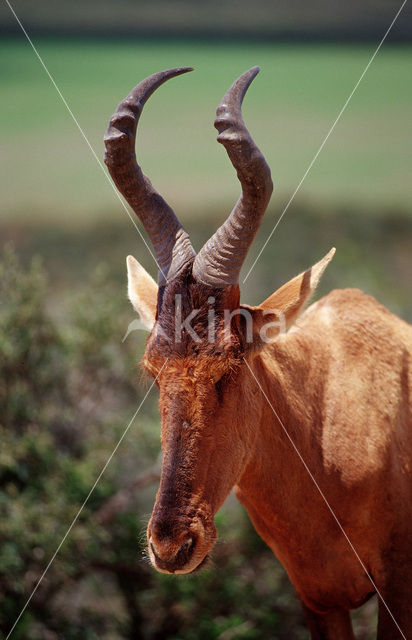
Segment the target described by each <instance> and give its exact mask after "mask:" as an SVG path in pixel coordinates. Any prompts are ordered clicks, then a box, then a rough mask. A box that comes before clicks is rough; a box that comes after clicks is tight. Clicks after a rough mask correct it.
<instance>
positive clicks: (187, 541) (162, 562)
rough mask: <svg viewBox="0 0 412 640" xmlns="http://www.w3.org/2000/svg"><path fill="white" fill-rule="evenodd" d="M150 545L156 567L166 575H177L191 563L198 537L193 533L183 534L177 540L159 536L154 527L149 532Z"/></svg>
mask: <svg viewBox="0 0 412 640" xmlns="http://www.w3.org/2000/svg"><path fill="white" fill-rule="evenodd" d="M148 543H149V551H150V556H151V559H152V562H153V564H154V565H155V567H156V568H157V569H158V570H160V571H164V572H166V573H175V572H176V571H179V570H181V569H183V567H185V565H187V564H188V562H189V561H190V559H191V557H192V555H193V552H194V550H195V547H196V537H195V535H194V534H192V533H190V534H189V533H186V534H181V535H180V536H178V537H177V538H176V537H174V538H172V537H169V536H161V535H160V536H159V535H156V531H155V529H154V528H153V527H152V528H151V529H150V530H149V532H148Z"/></svg>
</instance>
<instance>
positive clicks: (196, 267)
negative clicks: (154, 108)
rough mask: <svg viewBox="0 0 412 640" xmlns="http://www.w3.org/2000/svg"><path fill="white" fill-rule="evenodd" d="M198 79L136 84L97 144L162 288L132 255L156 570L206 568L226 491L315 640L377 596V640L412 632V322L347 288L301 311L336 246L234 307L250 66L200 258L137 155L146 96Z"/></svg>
mask: <svg viewBox="0 0 412 640" xmlns="http://www.w3.org/2000/svg"><path fill="white" fill-rule="evenodd" d="M190 70H191V69H187V68H183V69H171V70H169V71H165V72H160V73H158V74H155V75H153V76H150V77H149V78H147V79H146V80H144V81H143V82H141V83H140V84H139V85H138V86H137V87H136V88H135V89H134V90H133V91H132V92H131V93H130V95H129V96H128V97H127V98H126V99H125V100H124V101H122V102H121V103H120V105H119V107H118V109H117V111H116V113H115V114H114V115H113V117H112V119H111V121H110V125H109V128H108V131H107V133H106V136H105V143H106V156H105V161H106V163H107V165H108V167H109V170H110V173H111V175H112V177H113V179H114V181H115V183H116V185H117V187H118V188H119V190H120V191H121V193H122V194H123V195H124V196H125V197H126V199H127V200H128V202H129V203H130V205H131V206H132V207H133V209H134V210H135V212H136V213H137V215H138V216H139V218H140V219H141V221H142V223H143V225H144V227H145V229H146V231H147V233H148V235H149V237H150V239H151V241H152V243H153V246H154V251H155V256H156V259H157V262H158V265H159V279H158V285H156V283H155V282H154V281H153V279H152V278H151V277H150V276H149V275H148V274H147V273H146V272H145V271H144V269H143V268H142V267H141V266H140V265H139V263H138V262H137V261H136V260H135V259H134V258H132V257H131V256H129V257H128V260H127V264H128V275H129V285H128V286H129V297H130V299H131V301H132V303H133V305H134V307H135V308H136V310H137V311H138V312H139V313H140V316H141V318H142V320H143V321H144V322H145V324H146V326H147V327H148V328H149V329H150V330H151V333H150V336H149V338H148V341H147V346H146V352H145V356H144V360H143V365H144V367H145V368H146V369H147V370H148V371H149V372H150V373H151V374H152V375H153V376H154V377H155V379H156V383H157V385H158V387H159V390H160V401H159V406H160V413H161V418H162V436H161V440H162V449H163V466H162V476H161V482H160V487H159V491H158V493H157V497H156V503H155V506H154V509H153V513H152V517H151V519H150V522H149V525H148V530H147V535H148V547H149V554H150V558H151V561H152V563H153V566H154V567H155V568H156V569H158V570H159V571H163V572H166V573H175V574H179V573H190V572H192V571H195V570H197V569H199V568H200V567H202V566H203V565H204V564H205V563H206V561H207V558H208V554H209V553H210V552H211V550H212V547H213V545H214V543H215V541H216V537H217V536H216V530H215V526H214V522H213V519H214V515H215V513H216V512H217V510H218V509H219V507H220V506H221V505H222V503H223V502H224V500H225V498H226V497H227V495H228V494H229V492H230V491H231V489H232V488H233V487H234V488H235V492H236V495H237V497H238V499H239V500H240V502H241V503H242V504H243V505H244V506H245V508H246V509H247V511H248V513H249V515H250V518H251V520H252V522H253V524H254V526H255V528H256V530H257V531H258V533H259V534H260V536H261V537H262V538H263V539H264V540H265V541H266V543H267V544H268V545H269V547H270V548H271V549H272V550H273V552H274V553H275V555H276V556H277V557H278V559H279V560H280V561H281V563H282V564H283V566H284V567H285V569H286V571H287V572H288V575H289V577H290V579H291V581H292V583H293V585H294V587H295V589H296V592H297V595H298V597H299V598H300V600H301V602H302V605H303V608H304V610H305V614H306V618H307V622H308V626H309V628H310V631H311V635H312V638H313V639H321V638H325V639H330V640H332V639H333V640H348V639H353V638H354V635H353V631H352V626H351V621H350V614H349V611H350V609H353V608H355V607H358V606H360V605H361V604H363V603H364V602H365V601H366V600H367V599H368V598H369V597H370V596H371V595H373V594H374V593H375V592H377V593H378V596H379V623H378V638H379V640H384V639H385V640H388V639H391V638H396V639H398V638H407V637H412V575H411V569H412V518H411V504H412V495H411V494H412V478H411V475H412V327H411V326H410V325H408V324H407V323H405V322H403V321H402V320H400V319H399V318H397V317H396V316H394V315H392V314H391V313H390V312H389V311H388V310H386V309H385V308H384V307H382V306H381V305H379V304H378V303H377V302H376V301H375V300H374V299H373V298H371V297H369V296H367V295H365V294H363V293H362V292H360V291H358V290H352V289H348V290H338V291H333V292H331V293H330V294H329V295H328V296H326V297H324V298H323V299H321V300H319V301H318V302H316V303H315V304H313V305H312V306H310V307H309V308H308V309H307V310H306V311H304V312H303V308H304V306H305V304H306V303H307V302H308V300H309V298H310V296H311V295H312V293H313V292H314V290H315V288H316V285H317V284H318V281H319V279H320V277H321V275H322V273H323V271H324V269H325V267H326V266H327V264H328V262H329V261H330V260H331V258H332V257H333V253H334V251H333V250H332V251H331V252H329V254H327V256H326V257H325V258H324V259H323V260H321V261H320V262H319V263H318V264H316V265H314V266H313V267H312V268H311V269H309V270H308V271H306V272H305V273H303V274H301V275H299V276H297V277H296V278H294V279H293V280H291V281H290V282H288V283H287V284H286V285H284V286H283V287H282V288H281V289H279V290H278V291H276V292H275V293H274V294H272V295H271V296H270V297H269V298H268V299H267V300H266V301H264V302H263V303H262V304H261V305H259V306H257V307H248V306H247V305H242V304H240V292H239V285H238V279H239V272H240V269H241V266H242V263H243V261H244V259H245V256H246V253H247V251H248V248H249V246H250V244H251V242H252V240H253V238H254V236H255V234H256V232H257V229H258V227H259V224H260V221H261V219H262V216H263V214H264V211H265V209H266V207H267V204H268V202H269V199H270V195H271V191H272V182H271V178H270V171H269V168H268V166H267V164H266V162H265V160H264V158H263V156H262V154H261V152H260V151H259V149H258V148H257V147H256V145H255V143H254V142H253V140H252V138H251V136H250V134H249V132H248V130H247V129H246V127H245V124H244V122H243V119H242V115H241V103H242V100H243V97H244V94H245V93H246V90H247V88H248V87H249V85H250V83H251V81H252V80H253V78H254V77H255V75H256V73H257V72H258V68H254V69H251V70H250V71H248V72H246V73H244V74H243V75H242V76H240V78H239V79H238V80H237V81H236V82H235V83H234V85H233V86H232V87H231V88H230V89H229V91H228V92H227V93H226V95H225V96H224V98H223V100H222V102H221V104H220V106H219V108H218V110H217V120H216V122H215V126H216V128H217V129H218V131H219V137H218V140H219V142H221V143H222V144H223V145H224V146H225V148H226V150H227V152H228V155H229V157H230V159H231V161H232V164H233V166H234V167H235V169H236V171H237V174H238V177H239V180H240V183H241V187H242V195H241V197H240V199H239V201H238V203H237V204H236V206H235V208H234V209H233V211H232V213H231V215H230V216H229V218H228V219H227V220H226V222H225V223H224V224H223V225H222V227H220V229H218V231H217V232H216V233H215V235H214V236H213V237H212V238H211V239H210V240H209V241H208V242H207V243H206V245H205V246H204V247H203V248H202V249H201V251H200V252H199V253H198V254H197V255H196V254H195V251H194V250H193V248H192V245H191V243H190V240H189V237H188V235H187V233H186V232H185V231H184V230H183V228H182V226H181V225H180V223H179V222H178V220H177V218H176V216H175V215H174V213H173V212H172V210H171V209H170V207H168V205H167V204H166V203H165V201H164V200H163V199H162V198H161V196H160V195H159V194H158V193H157V192H156V191H155V189H154V188H153V186H152V185H151V183H150V181H149V180H148V178H146V177H145V176H144V175H143V173H142V172H141V169H140V167H139V166H138V165H137V162H136V157H135V151H134V144H135V136H136V128H137V123H138V120H139V117H140V113H141V110H142V108H143V105H144V104H145V102H146V100H147V98H148V97H149V96H150V95H151V93H152V92H153V91H154V90H155V89H156V88H157V87H158V86H160V85H161V84H162V83H163V82H165V81H166V80H167V79H169V78H171V77H174V76H177V75H179V74H181V73H185V72H186V71H190ZM182 318H183V320H182ZM280 319H281V320H282V323H283V329H285V330H286V331H281V323H280ZM177 320H179V321H178V322H177ZM211 320H212V321H213V322H212V330H211ZM249 320H251V324H249ZM177 325H178V329H177ZM267 338H269V339H267Z"/></svg>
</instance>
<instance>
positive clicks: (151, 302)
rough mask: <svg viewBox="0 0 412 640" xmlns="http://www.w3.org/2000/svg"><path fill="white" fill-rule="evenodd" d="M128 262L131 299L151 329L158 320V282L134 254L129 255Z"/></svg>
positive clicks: (128, 282)
mask: <svg viewBox="0 0 412 640" xmlns="http://www.w3.org/2000/svg"><path fill="white" fill-rule="evenodd" d="M126 264H127V293H128V296H129V300H130V302H131V303H132V305H133V307H134V308H135V309H136V311H137V313H138V314H139V315H140V318H141V320H142V322H143V324H144V325H145V327H146V329H149V331H151V330H152V328H153V325H154V323H155V320H156V307H157V290H158V287H157V284H156V282H155V281H154V280H153V278H152V276H150V275H149V274H148V273H147V271H146V270H145V269H144V268H143V267H142V265H141V264H140V263H139V262H138V261H137V260H136V258H133V256H127V258H126Z"/></svg>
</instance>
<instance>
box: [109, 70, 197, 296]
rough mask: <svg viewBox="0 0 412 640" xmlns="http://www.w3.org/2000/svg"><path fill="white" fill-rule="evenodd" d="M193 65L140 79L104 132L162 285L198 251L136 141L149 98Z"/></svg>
mask: <svg viewBox="0 0 412 640" xmlns="http://www.w3.org/2000/svg"><path fill="white" fill-rule="evenodd" d="M188 71H193V69H192V68H189V67H183V68H180V69H169V70H167V71H160V72H159V73H155V74H154V75H152V76H149V77H148V78H146V79H145V80H143V81H142V82H140V83H139V84H138V85H137V86H136V87H135V88H134V89H133V91H131V92H130V93H129V95H128V96H127V98H125V99H124V100H122V102H121V103H120V104H119V106H118V107H117V109H116V111H115V113H114V114H113V115H112V117H111V118H110V123H109V127H108V129H107V131H106V133H105V136H104V142H105V145H106V153H105V156H104V161H105V163H106V164H107V166H108V168H109V171H110V175H111V176H112V178H113V180H114V183H115V184H116V186H117V188H118V190H119V191H120V193H121V194H122V195H123V196H124V197H125V198H126V200H127V202H128V203H129V204H130V206H131V207H132V209H133V210H134V211H135V213H136V214H137V215H138V216H139V218H140V220H141V222H142V224H143V226H144V228H145V229H146V231H147V234H148V236H149V238H150V240H151V242H152V244H153V248H154V252H155V256H156V261H157V264H158V267H159V278H158V280H159V285H164V284H166V279H167V280H171V279H172V278H174V277H176V276H177V275H178V274H179V272H180V271H181V270H182V269H183V268H184V267H185V266H186V265H187V264H188V263H190V262H191V261H192V260H193V258H194V256H195V252H194V250H193V247H192V245H191V243H190V240H189V236H188V234H187V233H186V231H185V230H184V229H183V227H182V225H181V224H180V222H179V221H178V219H177V218H176V216H175V214H174V213H173V211H172V209H171V208H170V207H169V205H168V204H167V203H166V202H165V201H164V200H163V198H162V197H161V196H160V195H159V193H158V192H157V191H156V190H155V189H154V187H153V185H152V184H151V182H150V180H149V179H148V178H147V177H146V176H145V175H144V174H143V172H142V170H141V168H140V167H139V165H138V164H137V161H136V153H135V141H136V131H137V125H138V122H139V118H140V115H141V113H142V110H143V107H144V105H145V103H146V101H147V100H148V99H149V98H150V96H151V95H152V93H153V92H154V91H155V90H156V89H157V88H158V87H160V85H162V84H163V83H164V82H166V80H169V79H170V78H174V77H175V76H178V75H180V74H182V73H186V72H188Z"/></svg>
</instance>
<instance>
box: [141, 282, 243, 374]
mask: <svg viewBox="0 0 412 640" xmlns="http://www.w3.org/2000/svg"><path fill="white" fill-rule="evenodd" d="M238 305H239V290H238V287H236V288H235V287H229V288H227V289H224V290H222V289H211V288H210V287H206V286H204V285H202V284H199V283H197V282H194V281H193V279H192V277H191V274H190V273H186V274H183V275H182V276H180V277H179V278H177V279H175V280H174V281H172V282H171V283H169V284H168V285H166V287H164V288H162V289H161V290H159V297H158V306H157V318H156V322H155V325H154V327H153V330H152V332H151V334H150V336H149V338H148V340H147V345H146V353H145V362H147V364H148V366H149V367H150V366H154V367H156V368H158V367H159V364H160V363H162V362H164V361H165V360H168V361H170V362H169V364H168V367H173V368H174V369H176V371H183V370H185V369H193V368H194V369H195V370H200V369H204V368H207V369H221V368H222V366H224V364H225V362H226V361H228V360H232V359H233V358H236V357H238V356H239V353H240V351H241V350H242V338H241V334H240V333H239V332H238V331H237V330H236V327H235V326H231V324H230V323H229V326H228V323H227V321H226V318H227V313H229V314H230V313H231V311H232V310H233V309H235V308H237V307H238ZM172 363H173V364H172Z"/></svg>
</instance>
